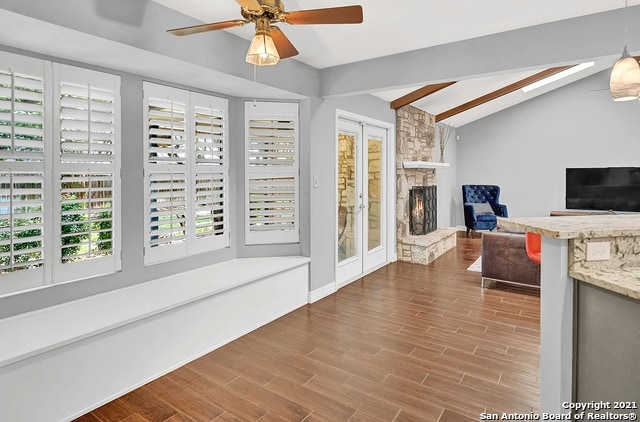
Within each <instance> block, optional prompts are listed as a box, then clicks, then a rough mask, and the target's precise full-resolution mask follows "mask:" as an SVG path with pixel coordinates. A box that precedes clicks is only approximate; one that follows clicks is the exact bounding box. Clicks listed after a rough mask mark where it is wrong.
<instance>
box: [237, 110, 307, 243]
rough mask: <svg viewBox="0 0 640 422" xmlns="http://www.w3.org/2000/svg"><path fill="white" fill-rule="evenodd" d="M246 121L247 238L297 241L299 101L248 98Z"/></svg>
mask: <svg viewBox="0 0 640 422" xmlns="http://www.w3.org/2000/svg"><path fill="white" fill-rule="evenodd" d="M245 121H246V127H245V133H246V137H247V140H246V175H247V178H246V186H245V190H246V211H245V212H246V225H245V226H246V227H245V241H246V243H247V244H248V245H251V244H268V243H297V242H299V238H300V236H299V203H298V201H299V195H298V192H299V187H298V185H299V180H298V179H299V172H298V166H299V164H298V154H299V151H298V150H299V134H298V104H296V103H273V102H250V101H248V102H246V103H245Z"/></svg>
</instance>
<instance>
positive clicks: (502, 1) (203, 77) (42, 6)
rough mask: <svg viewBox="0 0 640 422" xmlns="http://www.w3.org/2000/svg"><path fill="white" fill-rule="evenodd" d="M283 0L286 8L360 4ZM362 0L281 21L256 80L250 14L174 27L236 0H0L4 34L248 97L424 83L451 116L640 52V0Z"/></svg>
mask: <svg viewBox="0 0 640 422" xmlns="http://www.w3.org/2000/svg"><path fill="white" fill-rule="evenodd" d="M272 1H275V0H272ZM283 1H284V2H285V3H286V10H288V11H295V10H306V9H318V8H328V7H339V6H344V5H351V4H357V3H356V1H357V0H354V1H350V0H304V1H302V0H283ZM361 4H362V6H363V14H364V22H363V23H362V24H358V25H295V26H294V25H287V24H285V23H281V24H279V26H280V28H281V30H282V31H284V33H285V34H286V36H287V37H288V38H289V39H290V40H291V41H292V43H293V44H294V45H295V47H296V48H297V49H298V50H299V51H300V54H299V55H298V56H295V57H294V58H289V59H286V60H282V61H281V62H280V63H279V64H278V65H276V66H273V67H265V68H259V69H257V72H256V73H257V80H256V76H255V75H256V73H254V69H253V67H252V66H251V65H248V64H246V63H245V62H244V55H245V53H246V50H247V48H248V45H249V41H248V40H249V39H250V38H251V37H252V36H253V34H254V29H253V28H252V27H251V26H243V27H237V28H232V29H227V30H222V31H215V32H209V33H201V34H196V35H190V36H186V37H176V36H173V35H170V34H168V33H167V32H166V30H167V29H170V28H175V27H181V26H188V25H196V24H199V23H203V22H215V21H224V20H230V19H238V18H240V7H239V5H238V3H237V2H236V1H235V0H135V1H134V0H59V1H57V2H55V5H54V3H52V2H50V1H47V0H34V1H30V2H18V1H12V0H0V19H2V21H3V30H2V31H0V44H2V45H4V46H7V47H9V48H15V49H18V50H20V49H22V50H25V51H28V52H35V53H38V54H42V55H45V56H51V57H54V58H55V57H60V58H63V59H68V60H71V61H77V62H81V63H85V64H89V65H95V66H103V67H106V68H112V69H118V70H121V71H125V72H131V73H133V74H137V75H145V76H146V77H149V78H155V79H157V80H161V81H168V82H173V83H177V84H187V85H190V86H194V87H198V88H201V89H205V90H210V91H212V92H218V93H221V94H228V95H231V96H236V97H240V98H247V97H248V98H271V99H279V98H281V99H302V98H307V97H320V98H326V99H329V98H335V97H347V96H355V95H366V94H369V95H373V96H376V97H378V98H380V99H382V100H383V101H385V102H388V103H389V104H390V105H391V104H392V103H393V102H394V101H396V100H400V99H403V97H405V96H406V95H407V94H410V93H415V94H416V96H415V97H414V98H413V99H411V102H409V103H410V104H412V105H414V106H416V107H418V108H421V109H423V110H425V111H427V112H429V113H431V114H434V115H436V116H440V117H441V118H442V121H443V122H445V123H448V124H451V125H454V126H462V125H464V124H467V123H469V122H472V121H474V120H477V119H480V118H482V117H484V116H487V115H489V114H492V113H495V112H496V111H498V110H502V109H505V108H507V107H511V106H513V105H515V104H518V103H520V102H522V101H526V100H529V99H531V98H533V97H535V96H537V95H541V94H544V93H546V92H548V91H550V90H554V89H557V88H558V87H560V86H562V85H563V84H566V83H569V82H572V81H575V80H577V79H579V78H583V77H585V76H588V75H590V74H593V73H595V72H600V71H606V70H607V69H609V68H610V67H611V66H612V65H613V64H614V62H615V60H616V59H617V58H618V57H619V56H620V53H621V51H622V47H623V46H624V44H625V39H626V40H627V41H628V47H629V51H630V53H632V54H635V55H638V53H639V52H640V51H639V49H640V25H639V24H638V23H640V6H638V4H640V0H629V7H628V9H626V11H627V13H625V8H624V2H623V1H622V0H562V1H551V0H540V1H536V2H534V1H514V0H483V1H481V2H480V1H477V0H449V1H440V0H422V1H418V0H397V1H388V0H385V1H383V0H366V1H365V0H362V1H361ZM625 16H627V17H628V18H627V19H625ZM625 20H628V22H629V25H628V35H627V36H625V29H624V28H625V25H624V23H625ZM43 40H47V41H46V42H43ZM587 61H593V62H594V66H592V67H591V68H589V69H587V70H585V71H582V72H579V73H577V74H575V75H573V76H571V77H569V78H566V79H562V80H561V81H558V82H555V83H553V84H550V85H547V86H545V87H543V88H540V89H536V90H534V91H531V92H528V93H524V92H522V91H521V90H519V89H517V90H514V91H512V92H508V93H507V91H510V90H508V89H506V88H505V87H509V86H515V85H513V84H517V83H518V82H519V81H522V80H523V79H526V78H530V77H532V75H536V74H538V73H540V72H543V71H546V70H547V69H550V68H555V67H559V66H571V65H575V64H577V63H582V62H587ZM453 82H455V83H453ZM425 87H426V88H425ZM434 87H435V88H436V89H434ZM437 88H442V89H437ZM601 89H602V90H606V89H608V87H607V86H603V87H602V88H601ZM425 91H433V93H431V94H430V95H426V96H424V93H425ZM470 106H473V107H470ZM461 109H464V111H462V112H459V113H457V114H452V113H451V111H452V110H453V111H456V110H458V111H459V110H461Z"/></svg>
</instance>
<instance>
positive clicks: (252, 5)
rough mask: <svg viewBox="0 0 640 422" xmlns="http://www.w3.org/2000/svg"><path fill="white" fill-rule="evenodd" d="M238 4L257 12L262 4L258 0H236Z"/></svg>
mask: <svg viewBox="0 0 640 422" xmlns="http://www.w3.org/2000/svg"><path fill="white" fill-rule="evenodd" d="M236 3H238V4H239V5H240V6H242V7H244V8H245V9H247V10H251V11H252V12H259V11H261V10H262V6H260V3H258V0H236Z"/></svg>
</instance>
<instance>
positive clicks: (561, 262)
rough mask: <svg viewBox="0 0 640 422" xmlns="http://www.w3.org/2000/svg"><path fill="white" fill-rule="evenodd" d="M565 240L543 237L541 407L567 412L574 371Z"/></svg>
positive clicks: (571, 306) (552, 411)
mask: <svg viewBox="0 0 640 422" xmlns="http://www.w3.org/2000/svg"><path fill="white" fill-rule="evenodd" d="M568 250H569V247H568V241H567V240H566V239H555V238H550V237H545V236H543V237H542V266H541V274H540V275H541V283H540V288H541V290H540V411H541V412H546V413H567V410H566V409H564V408H563V407H562V403H564V402H570V401H571V390H572V385H573V381H572V372H573V279H571V278H570V277H569V275H568Z"/></svg>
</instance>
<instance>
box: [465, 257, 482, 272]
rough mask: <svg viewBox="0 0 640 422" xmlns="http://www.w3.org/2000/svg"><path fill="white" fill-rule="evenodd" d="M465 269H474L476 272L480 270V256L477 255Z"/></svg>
mask: <svg viewBox="0 0 640 422" xmlns="http://www.w3.org/2000/svg"><path fill="white" fill-rule="evenodd" d="M467 271H475V272H477V273H479V272H482V257H481V256H479V257H478V259H476V260H475V261H474V262H473V264H471V265H470V266H469V268H467Z"/></svg>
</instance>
